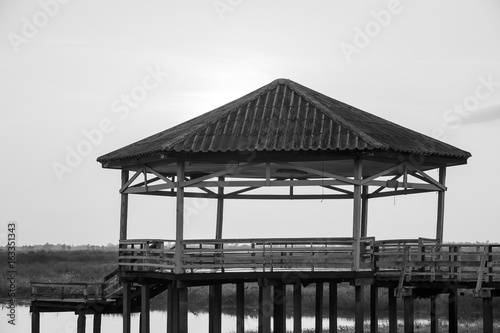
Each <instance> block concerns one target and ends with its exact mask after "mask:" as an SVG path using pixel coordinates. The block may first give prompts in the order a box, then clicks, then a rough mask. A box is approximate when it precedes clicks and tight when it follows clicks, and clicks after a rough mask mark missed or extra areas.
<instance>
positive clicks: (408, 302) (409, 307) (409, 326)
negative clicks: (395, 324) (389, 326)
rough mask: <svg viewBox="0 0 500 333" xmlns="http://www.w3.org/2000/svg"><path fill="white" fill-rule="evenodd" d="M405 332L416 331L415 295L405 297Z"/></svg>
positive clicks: (412, 332) (411, 332)
mask: <svg viewBox="0 0 500 333" xmlns="http://www.w3.org/2000/svg"><path fill="white" fill-rule="evenodd" d="M403 300H404V325H405V333H414V331H415V328H414V301H413V295H410V296H405V297H403Z"/></svg>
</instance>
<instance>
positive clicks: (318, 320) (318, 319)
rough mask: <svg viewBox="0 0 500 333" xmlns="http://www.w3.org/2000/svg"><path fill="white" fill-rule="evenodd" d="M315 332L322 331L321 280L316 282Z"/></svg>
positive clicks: (320, 332)
mask: <svg viewBox="0 0 500 333" xmlns="http://www.w3.org/2000/svg"><path fill="white" fill-rule="evenodd" d="M314 318H315V325H314V327H315V332H316V333H322V332H323V282H316V307H315V316H314Z"/></svg>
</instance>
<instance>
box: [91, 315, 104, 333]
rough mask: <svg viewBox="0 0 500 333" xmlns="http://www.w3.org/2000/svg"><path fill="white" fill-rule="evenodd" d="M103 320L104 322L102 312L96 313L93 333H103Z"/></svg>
mask: <svg viewBox="0 0 500 333" xmlns="http://www.w3.org/2000/svg"><path fill="white" fill-rule="evenodd" d="M101 322H102V314H100V313H94V322H93V324H94V327H93V329H94V332H93V333H101Z"/></svg>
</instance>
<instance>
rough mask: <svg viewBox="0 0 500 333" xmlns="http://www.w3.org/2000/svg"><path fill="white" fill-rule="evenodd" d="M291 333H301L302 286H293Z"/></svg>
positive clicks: (296, 284) (297, 284) (298, 284)
mask: <svg viewBox="0 0 500 333" xmlns="http://www.w3.org/2000/svg"><path fill="white" fill-rule="evenodd" d="M293 333H302V285H301V284H300V283H295V284H294V285H293Z"/></svg>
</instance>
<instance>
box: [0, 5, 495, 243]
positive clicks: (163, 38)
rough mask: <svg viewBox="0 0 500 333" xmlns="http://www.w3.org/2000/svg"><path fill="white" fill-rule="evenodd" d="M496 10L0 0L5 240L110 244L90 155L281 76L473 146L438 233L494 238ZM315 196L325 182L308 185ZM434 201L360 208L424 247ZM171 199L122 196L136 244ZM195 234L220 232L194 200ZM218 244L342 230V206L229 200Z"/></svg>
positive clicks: (110, 193)
mask: <svg viewBox="0 0 500 333" xmlns="http://www.w3.org/2000/svg"><path fill="white" fill-rule="evenodd" d="M498 31H500V2H498V1H495V0H491V1H488V0H477V1H464V0H449V1H448V0H443V1H435V0H434V1H430V0H421V1H411V0H401V1H395V0H391V1H378V0H377V1H331V0H328V1H326V0H323V1H322V0H317V1H314V2H311V1H305V0H302V1H299V0H274V1H269V0H251V1H250V0H190V1H159V0H158V1H153V0H150V1H133V0H107V1H93V0H85V1H83V0H39V1H31V0H23V1H18V0H0V106H1V121H0V153H1V156H2V163H0V172H1V174H2V175H3V184H2V191H1V192H0V196H1V197H0V199H1V201H0V228H2V229H0V243H2V244H3V243H6V242H7V233H8V230H7V229H8V224H9V223H12V221H13V222H15V223H16V229H17V236H16V237H17V239H16V240H17V242H18V245H31V244H45V243H47V242H48V243H54V244H56V243H61V244H73V245H76V244H97V245H106V244H108V243H114V244H116V243H117V242H118V238H119V212H120V206H119V205H120V196H119V194H118V189H119V187H120V172H119V171H116V170H106V169H102V168H101V166H100V164H99V163H97V162H96V158H97V157H99V156H101V155H103V154H105V153H108V152H110V151H112V150H115V149H118V148H120V147H123V146H125V145H127V144H129V143H132V142H135V141H137V140H140V139H142V138H144V137H147V136H149V135H151V134H154V133H157V132H160V131H162V130H165V129H167V128H170V127H172V126H174V125H176V124H178V123H180V122H183V121H185V120H188V119H191V118H193V117H195V116H198V115H200V114H202V113H204V112H207V111H210V110H212V109H214V108H216V107H218V106H221V105H223V104H225V103H227V102H230V101H232V100H234V99H236V98H239V97H241V96H243V95H245V94H246V93H249V92H251V91H253V90H255V89H257V88H259V87H261V86H263V85H265V84H267V83H269V82H271V81H273V80H275V79H277V78H288V79H291V80H294V81H296V82H298V83H300V84H302V85H305V86H307V87H309V88H312V89H314V90H317V91H319V92H321V93H324V94H326V95H329V96H331V97H333V98H335V99H338V100H340V101H343V102H345V103H348V104H350V105H353V106H355V107H357V108H360V109H362V110H365V111H368V112H370V113H373V114H375V115H378V116H380V117H383V118H386V119H388V120H391V121H393V122H396V123H398V124H400V125H403V126H406V127H408V128H411V129H413V130H416V131H418V132H421V133H424V134H427V135H429V136H433V137H435V138H437V139H440V140H442V141H445V142H447V143H449V144H452V145H454V146H457V147H459V148H461V149H464V150H467V151H469V152H471V153H472V157H471V158H470V159H469V162H468V164H467V165H463V166H458V167H453V168H450V169H449V171H448V176H447V186H448V192H447V195H446V213H445V229H444V238H445V241H454V242H475V241H490V242H500V223H499V222H500V211H499V208H498V207H499V205H498V199H499V194H498V193H499V192H498V189H499V187H500V178H499V177H496V172H495V169H496V168H497V167H498V165H499V164H500V157H499V154H498V153H497V152H498V142H500V134H499V133H500V131H499V129H500V43H498V41H497V40H495V38H494V36H496V35H497V33H498ZM318 191H319V190H318ZM436 201H437V195H436V194H435V193H431V194H420V195H414V196H404V197H403V196H400V197H397V198H393V197H391V198H385V199H377V200H374V201H373V202H371V203H370V216H369V227H368V234H369V236H375V237H377V238H378V239H389V238H403V237H404V238H416V237H433V236H434V235H435V220H436ZM174 208H175V201H174V200H173V199H171V198H155V197H136V196H130V204H129V237H130V238H162V239H172V238H173V235H174V220H175V213H174ZM186 216H187V218H186V226H185V235H186V237H187V238H208V237H213V235H214V233H215V203H214V202H212V201H202V200H191V199H190V200H188V202H187V203H186ZM224 218H225V220H224V223H225V224H224V237H225V238H236V237H317V236H321V237H325V236H331V237H337V236H349V235H350V234H351V232H352V203H351V202H348V201H338V200H335V201H334V202H332V201H327V200H325V201H320V200H316V201H308V202H304V201H300V202H290V201H282V202H276V201H273V202H272V203H270V202H262V201H251V202H243V201H241V200H236V201H234V202H233V201H227V202H226V211H225V216H224Z"/></svg>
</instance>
